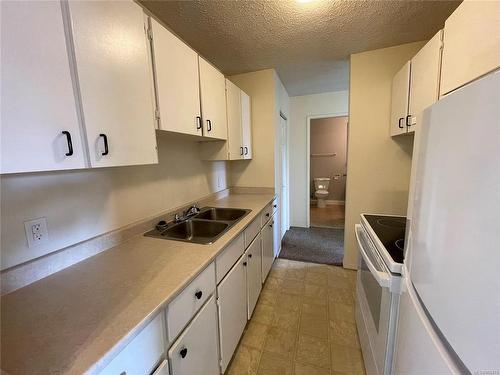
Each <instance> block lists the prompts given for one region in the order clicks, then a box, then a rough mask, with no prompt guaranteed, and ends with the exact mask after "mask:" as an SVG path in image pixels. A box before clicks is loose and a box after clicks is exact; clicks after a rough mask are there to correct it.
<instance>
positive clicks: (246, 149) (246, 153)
mask: <svg viewBox="0 0 500 375" xmlns="http://www.w3.org/2000/svg"><path fill="white" fill-rule="evenodd" d="M245 155H248V147H246V146H245Z"/></svg>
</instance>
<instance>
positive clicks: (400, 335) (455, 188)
mask: <svg viewBox="0 0 500 375" xmlns="http://www.w3.org/2000/svg"><path fill="white" fill-rule="evenodd" d="M418 124H419V128H418V129H417V132H416V135H415V145H414V153H413V165H412V177H411V186H410V201H409V207H408V215H407V216H408V218H407V227H406V228H407V229H406V243H407V247H406V249H405V251H406V254H405V265H404V268H403V276H404V280H403V285H404V288H403V289H404V290H403V294H402V295H401V300H400V311H399V319H398V325H397V331H396V335H397V338H396V353H395V361H394V367H393V370H394V371H393V373H394V374H398V375H399V374H415V375H427V374H429V375H441V374H455V373H456V374H463V373H465V374H467V373H470V374H478V375H479V374H481V375H490V374H492V375H494V374H500V72H498V71H497V72H494V73H491V74H489V75H488V76H485V77H484V78H482V79H480V80H478V81H475V82H473V83H471V84H469V85H467V86H464V87H463V88H460V89H458V90H456V91H455V92H453V93H451V94H449V95H447V96H445V97H444V98H442V99H440V100H439V101H438V102H437V103H436V104H434V105H433V106H431V107H429V108H428V109H426V110H425V111H424V112H423V113H422V114H420V115H419V118H418Z"/></svg>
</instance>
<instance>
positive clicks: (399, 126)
mask: <svg viewBox="0 0 500 375" xmlns="http://www.w3.org/2000/svg"><path fill="white" fill-rule="evenodd" d="M402 120H404V117H400V118H399V120H398V128H400V129H403V125H401V121H402Z"/></svg>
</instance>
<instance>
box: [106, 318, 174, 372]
mask: <svg viewBox="0 0 500 375" xmlns="http://www.w3.org/2000/svg"><path fill="white" fill-rule="evenodd" d="M164 332H165V327H164V323H163V314H158V315H157V316H156V318H154V319H153V321H152V322H151V323H149V324H148V325H147V326H146V327H145V328H144V329H143V330H142V331H141V332H139V334H138V335H137V336H135V337H134V338H133V339H132V341H131V342H130V343H129V344H128V345H127V346H126V347H125V348H124V349H123V350H122V351H121V352H120V353H118V355H117V356H116V357H115V358H113V360H112V361H111V362H110V363H109V364H108V365H107V366H106V367H105V368H104V370H102V372H101V373H100V374H101V375H108V374H109V375H116V374H150V373H151V371H153V369H154V368H155V367H156V365H158V363H159V362H160V360H161V358H162V355H163V353H164V347H165V336H164ZM155 373H156V372H155ZM160 374H162V373H160ZM167 374H168V373H167Z"/></svg>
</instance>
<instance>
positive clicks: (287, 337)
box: [226, 259, 364, 375]
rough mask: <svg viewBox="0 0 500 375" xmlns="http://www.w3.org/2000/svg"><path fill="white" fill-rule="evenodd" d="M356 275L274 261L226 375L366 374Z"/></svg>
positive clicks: (320, 266)
mask: <svg viewBox="0 0 500 375" xmlns="http://www.w3.org/2000/svg"><path fill="white" fill-rule="evenodd" d="M355 278H356V272H355V271H350V270H346V269H343V268H341V267H334V266H328V265H322V264H314V263H304V262H296V261H290V260H284V259H276V261H275V263H274V266H273V269H272V271H271V273H270V274H269V277H268V278H267V280H266V283H265V284H264V288H263V291H262V294H261V296H260V299H259V301H258V303H257V306H256V308H255V311H254V314H253V317H252V320H251V322H250V323H249V324H248V326H247V327H246V329H245V332H244V334H243V337H242V339H241V341H240V343H239V347H238V348H237V351H236V354H235V357H234V358H233V361H232V364H231V365H230V367H229V369H228V370H227V372H226V374H229V375H270V374H283V375H341V374H345V375H347V374H349V375H355V374H364V367H363V359H362V355H361V351H360V349H359V341H358V336H357V331H356V326H355V321H354V294H355V280H356V279H355Z"/></svg>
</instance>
